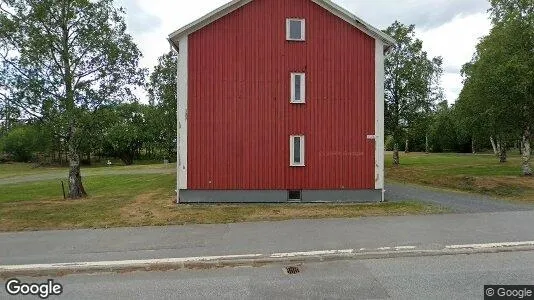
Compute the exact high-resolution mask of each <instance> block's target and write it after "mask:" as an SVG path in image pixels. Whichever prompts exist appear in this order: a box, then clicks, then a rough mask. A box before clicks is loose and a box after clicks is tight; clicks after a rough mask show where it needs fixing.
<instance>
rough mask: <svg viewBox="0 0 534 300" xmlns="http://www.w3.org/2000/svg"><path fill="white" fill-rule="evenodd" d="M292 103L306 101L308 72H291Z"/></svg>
mask: <svg viewBox="0 0 534 300" xmlns="http://www.w3.org/2000/svg"><path fill="white" fill-rule="evenodd" d="M291 103H306V74H304V73H291Z"/></svg>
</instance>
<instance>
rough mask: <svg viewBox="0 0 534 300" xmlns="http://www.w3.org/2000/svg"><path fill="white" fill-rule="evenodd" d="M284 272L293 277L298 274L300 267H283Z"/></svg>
mask: <svg viewBox="0 0 534 300" xmlns="http://www.w3.org/2000/svg"><path fill="white" fill-rule="evenodd" d="M284 270H285V272H286V273H287V274H289V275H295V274H298V273H300V267H299V266H290V267H284Z"/></svg>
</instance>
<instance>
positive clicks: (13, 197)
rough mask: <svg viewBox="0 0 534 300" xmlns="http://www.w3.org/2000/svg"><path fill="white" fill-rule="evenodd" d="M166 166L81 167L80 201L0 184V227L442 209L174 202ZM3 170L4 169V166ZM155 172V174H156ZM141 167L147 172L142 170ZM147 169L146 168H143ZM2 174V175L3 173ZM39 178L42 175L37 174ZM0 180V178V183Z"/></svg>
mask: <svg viewBox="0 0 534 300" xmlns="http://www.w3.org/2000/svg"><path fill="white" fill-rule="evenodd" d="M168 168H169V166H163V165H153V166H134V167H114V168H113V169H112V170H113V171H114V170H117V172H123V173H124V172H130V171H131V172H132V173H133V174H129V175H125V174H113V173H114V172H113V171H110V169H109V168H107V167H103V168H90V169H86V170H84V171H83V174H82V175H88V176H87V177H85V178H84V185H85V187H86V190H87V191H88V193H89V194H90V196H89V197H87V198H86V199H82V200H76V201H72V200H63V199H62V198H63V196H62V192H61V184H60V182H59V180H55V179H54V180H49V179H44V180H42V181H33V182H25V183H17V184H5V185H1V184H0V231H21V230H45V229H74V228H106V227H123V226H149V225H155V226H159V225H180V224H210V223H234V222H245V221H267V220H287V219H298V218H300V219H313V218H349V217H363V216H384V215H408V214H427V213H441V212H445V210H443V209H440V208H436V207H433V206H429V205H423V204H418V203H414V202H403V203H382V204H348V205H337V204H302V205H299V204H284V205H274V204H272V205H270V204H246V205H177V204H175V203H174V202H175V192H174V190H175V184H176V174H175V173H174V172H171V173H169V170H168ZM6 169H7V170H6ZM47 170H48V172H49V173H50V172H52V173H53V172H66V170H65V169H46V168H39V169H32V168H31V167H29V166H28V165H24V164H15V165H1V164H0V174H3V175H7V174H11V176H20V174H21V172H22V173H23V174H32V175H39V174H47ZM158 170H160V171H161V173H158ZM144 171H147V172H144ZM149 171H150V172H149ZM5 178H8V177H7V176H6V177H4V179H5ZM43 178H47V177H46V176H44V175H43ZM1 180H2V179H1V178H0V182H1Z"/></svg>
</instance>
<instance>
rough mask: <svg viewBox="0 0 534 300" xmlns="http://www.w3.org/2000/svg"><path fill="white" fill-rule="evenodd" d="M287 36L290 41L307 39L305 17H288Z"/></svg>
mask: <svg viewBox="0 0 534 300" xmlns="http://www.w3.org/2000/svg"><path fill="white" fill-rule="evenodd" d="M286 37H287V40H288V41H305V40H306V21H305V20H304V19H287V20H286Z"/></svg>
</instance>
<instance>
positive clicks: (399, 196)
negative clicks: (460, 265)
mask: <svg viewBox="0 0 534 300" xmlns="http://www.w3.org/2000/svg"><path fill="white" fill-rule="evenodd" d="M406 200H417V201H421V202H426V203H431V204H434V205H438V206H443V207H446V208H448V209H450V210H452V211H453V212H456V213H483V212H505V211H526V210H534V205H529V204H521V203H513V202H510V201H506V200H498V199H493V198H491V197H487V196H484V195H478V194H471V193H464V192H454V191H448V190H442V189H437V188H428V187H424V186H420V185H411V184H401V183H388V184H386V201H392V202H395V201H406Z"/></svg>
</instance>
